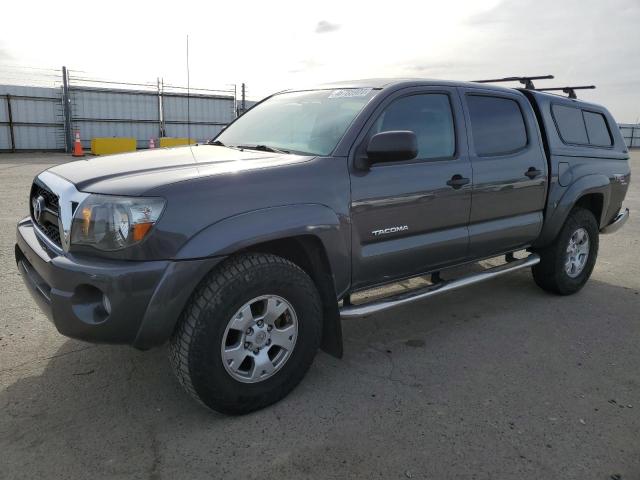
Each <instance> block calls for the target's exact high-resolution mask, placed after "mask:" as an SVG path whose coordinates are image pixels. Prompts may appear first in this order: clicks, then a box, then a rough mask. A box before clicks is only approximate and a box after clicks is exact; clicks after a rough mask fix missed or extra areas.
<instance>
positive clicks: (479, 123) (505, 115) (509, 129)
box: [467, 95, 527, 156]
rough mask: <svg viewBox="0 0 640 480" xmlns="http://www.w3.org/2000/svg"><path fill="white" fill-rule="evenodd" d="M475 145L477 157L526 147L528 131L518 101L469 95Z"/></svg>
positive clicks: (468, 100)
mask: <svg viewBox="0 0 640 480" xmlns="http://www.w3.org/2000/svg"><path fill="white" fill-rule="evenodd" d="M467 104H468V105H469V116H470V117H471V131H472V134H473V143H474V145H475V149H476V153H477V154H478V155H481V156H484V155H501V154H506V153H511V152H515V151H517V150H520V149H522V148H524V147H525V146H526V145H527V129H526V127H525V125H524V118H522V111H521V110H520V106H519V105H518V102H516V101H515V100H511V99H509V98H502V97H490V96H485V95H469V96H467Z"/></svg>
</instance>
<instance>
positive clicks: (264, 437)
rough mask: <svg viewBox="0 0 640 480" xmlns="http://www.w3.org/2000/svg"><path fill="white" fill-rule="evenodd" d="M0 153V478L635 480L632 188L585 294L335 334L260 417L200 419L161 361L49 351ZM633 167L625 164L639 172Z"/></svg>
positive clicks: (639, 455) (532, 290)
mask: <svg viewBox="0 0 640 480" xmlns="http://www.w3.org/2000/svg"><path fill="white" fill-rule="evenodd" d="M68 160H69V157H68V156H66V155H61V154H28V155H27V154H14V155H11V154H0V205H1V206H2V208H0V265H1V267H2V268H1V270H0V479H4V478H7V479H9V478H11V479H13V478H47V479H53V478H83V479H84V478H91V479H94V480H97V479H102V478H109V479H120V478H122V479H125V478H126V479H129V478H144V479H179V478H185V479H200V478H203V479H205V478H206V479H223V478H240V479H254V478H255V479H261V480H266V479H285V478H295V479H306V478H313V479H334V478H335V479H342V478H367V479H370V478H382V479H407V478H409V479H411V478H414V479H438V480H440V479H448V478H455V479H501V480H502V479H518V480H523V479H536V480H539V479H563V480H566V479H579V480H586V479H601V480H607V479H617V478H618V477H616V475H619V478H620V479H622V480H631V479H640V257H639V253H638V252H640V220H638V218H640V185H639V184H638V183H637V182H634V181H633V179H632V184H631V187H630V191H629V194H628V195H627V201H626V205H627V206H628V207H630V208H631V212H632V215H631V218H630V220H629V222H627V225H626V226H625V227H624V228H623V229H622V230H621V231H620V232H618V233H617V234H614V235H610V236H603V237H601V243H600V255H599V258H598V262H597V265H596V268H595V271H594V273H593V276H592V278H591V280H590V281H589V283H588V284H587V285H586V286H585V288H584V289H583V290H582V291H581V292H580V293H578V294H576V295H574V296H571V297H558V296H554V295H551V294H548V293H545V292H543V291H542V290H540V289H539V288H538V287H536V285H535V284H534V282H533V280H532V278H531V275H530V272H529V271H520V272H516V273H514V274H511V275H506V276H503V277H500V278H497V279H494V280H491V281H489V282H486V283H484V284H480V285H477V286H473V287H470V288H467V289H463V290H459V291H455V292H451V293H448V294H445V295H442V296H439V297H434V298H432V299H429V300H427V301H425V302H422V303H420V304H416V305H412V306H407V307H402V308H399V309H396V310H394V311H391V312H388V313H384V314H380V315H376V316H375V317H372V318H369V319H361V320H350V321H347V322H344V325H343V328H344V339H345V356H344V358H343V359H342V360H337V359H335V358H332V357H330V356H328V355H326V354H324V353H322V352H320V353H319V354H318V356H317V358H316V361H315V363H314V365H313V366H312V367H311V370H310V371H309V373H308V375H307V376H306V378H305V379H304V380H303V382H302V383H301V384H300V386H299V387H298V388H296V389H295V390H294V391H293V392H292V393H291V394H290V395H289V396H288V397H287V398H285V399H284V400H282V401H281V402H279V403H278V404H276V405H274V406H272V407H269V408H267V409H265V410H262V411H259V412H256V413H253V414H250V415H247V416H242V417H226V416H223V415H219V414H217V413H213V412H211V411H208V410H206V409H205V408H203V407H202V406H200V405H199V404H197V403H195V402H194V401H192V400H191V399H190V398H189V397H188V395H186V394H185V393H184V392H183V391H182V389H181V387H180V385H179V384H178V382H177V381H176V380H175V379H174V377H173V375H172V373H171V371H170V368H169V363H168V360H167V351H166V348H158V349H155V350H151V351H147V352H139V351H136V350H134V349H132V348H129V347H124V346H108V345H90V344H87V343H83V342H80V341H76V340H70V339H67V338H65V337H62V336H60V335H59V334H58V333H57V331H56V330H55V328H54V326H53V325H51V324H50V323H49V322H47V320H46V319H45V317H44V315H43V314H42V313H41V312H40V311H39V310H38V308H37V307H36V305H35V304H34V302H33V301H32V299H31V297H30V296H29V294H28V293H27V291H26V289H25V287H24V286H23V284H22V281H21V279H20V277H19V274H18V271H17V270H16V266H15V262H14V238H15V224H16V222H17V221H18V220H19V219H20V218H22V217H23V216H25V215H26V214H27V213H28V194H29V187H30V184H31V181H32V179H33V176H34V175H35V174H36V173H38V172H39V171H41V170H43V169H45V168H47V167H48V166H50V165H52V164H54V163H58V162H62V161H68ZM639 167H640V152H636V153H634V159H633V162H632V169H634V170H637V169H638V168H639Z"/></svg>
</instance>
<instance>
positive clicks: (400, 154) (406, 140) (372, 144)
mask: <svg viewBox="0 0 640 480" xmlns="http://www.w3.org/2000/svg"><path fill="white" fill-rule="evenodd" d="M416 155H418V139H417V138H416V134H415V133H413V132H411V131H409V130H394V131H389V132H382V133H378V134H376V135H374V136H373V137H371V140H369V145H367V158H368V159H369V162H370V163H378V162H400V161H403V160H411V159H413V158H416Z"/></svg>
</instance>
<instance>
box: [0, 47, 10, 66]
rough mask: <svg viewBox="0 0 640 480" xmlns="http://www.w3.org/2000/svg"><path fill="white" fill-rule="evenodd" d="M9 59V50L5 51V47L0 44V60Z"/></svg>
mask: <svg viewBox="0 0 640 480" xmlns="http://www.w3.org/2000/svg"><path fill="white" fill-rule="evenodd" d="M11 59H12V57H11V55H9V52H7V50H6V49H4V48H2V45H0V62H6V61H9V60H11Z"/></svg>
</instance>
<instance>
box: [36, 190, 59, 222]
mask: <svg viewBox="0 0 640 480" xmlns="http://www.w3.org/2000/svg"><path fill="white" fill-rule="evenodd" d="M40 195H41V196H42V197H43V198H44V200H45V202H46V205H47V207H48V208H50V209H51V210H53V211H54V212H55V213H56V215H59V211H60V208H59V206H58V196H57V195H56V194H55V193H53V192H52V191H51V190H49V189H48V188H47V187H45V186H43V185H39V184H38V183H34V184H33V189H32V193H31V198H32V199H33V198H38V196H40Z"/></svg>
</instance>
